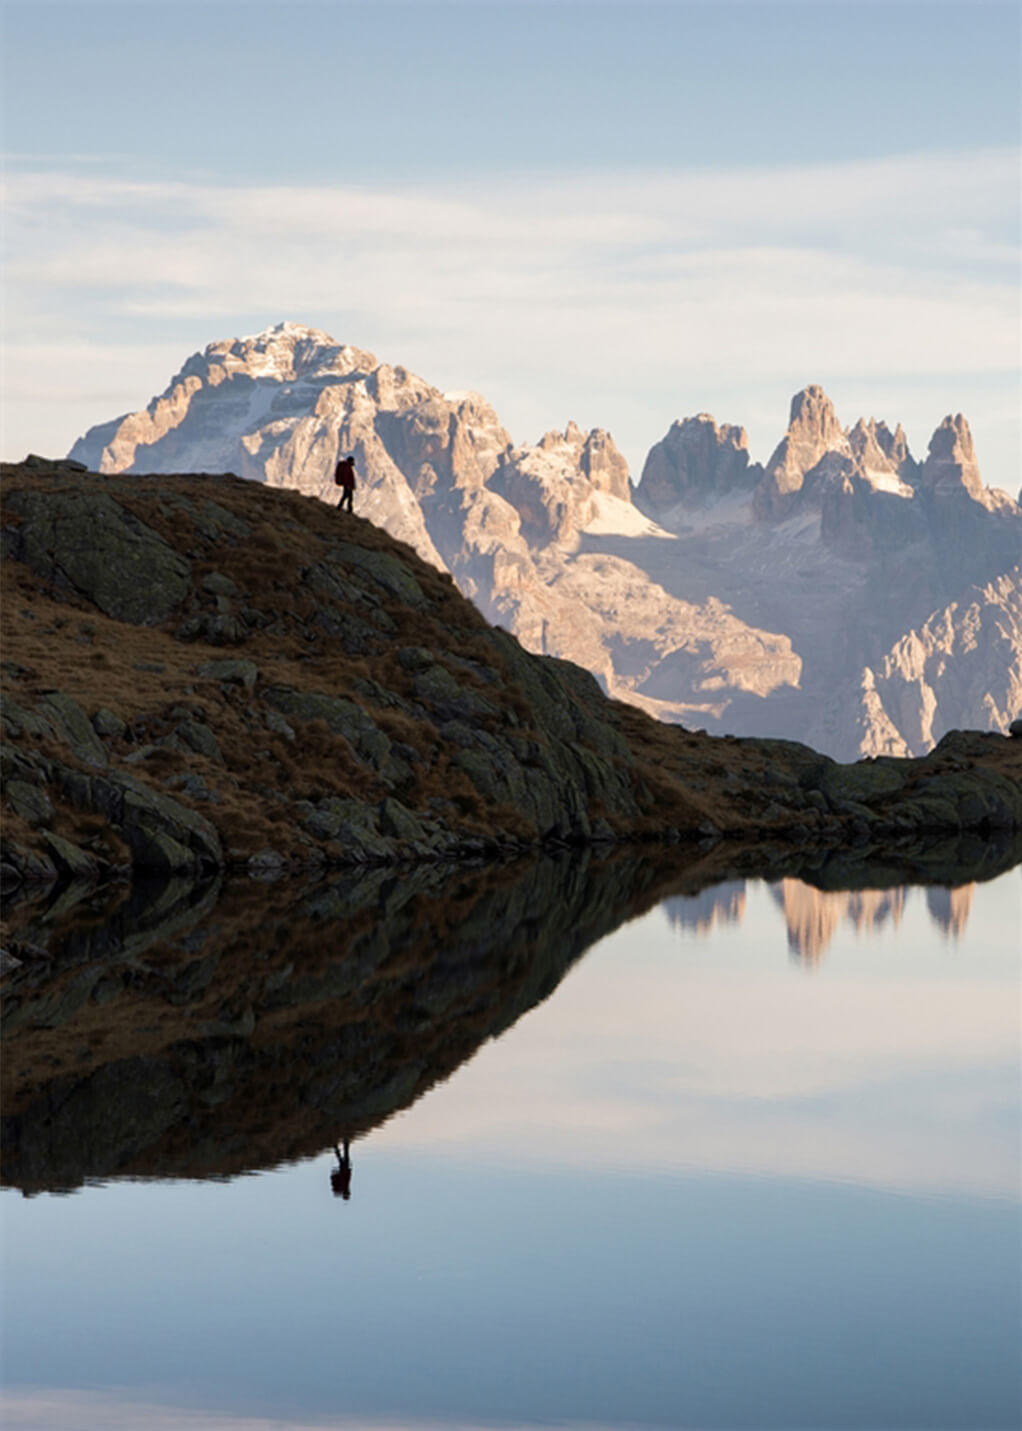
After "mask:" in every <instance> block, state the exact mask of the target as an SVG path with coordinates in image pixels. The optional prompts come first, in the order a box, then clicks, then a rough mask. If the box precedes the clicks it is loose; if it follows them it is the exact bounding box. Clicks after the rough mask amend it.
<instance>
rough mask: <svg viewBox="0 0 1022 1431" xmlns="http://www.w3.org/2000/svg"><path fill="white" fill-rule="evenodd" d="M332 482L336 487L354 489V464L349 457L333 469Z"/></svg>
mask: <svg viewBox="0 0 1022 1431" xmlns="http://www.w3.org/2000/svg"><path fill="white" fill-rule="evenodd" d="M334 481H335V483H336V484H337V486H338V487H354V485H355V464H354V462H352V460H351V458H350V457H345V458H343V459H342V460H341V461H340V462H338V464H337V466H336V468H335V469H334Z"/></svg>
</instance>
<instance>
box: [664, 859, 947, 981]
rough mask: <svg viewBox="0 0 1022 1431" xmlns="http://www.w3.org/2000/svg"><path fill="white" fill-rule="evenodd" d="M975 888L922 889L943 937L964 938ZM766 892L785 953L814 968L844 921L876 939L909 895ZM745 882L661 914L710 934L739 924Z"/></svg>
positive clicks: (899, 891) (802, 886)
mask: <svg viewBox="0 0 1022 1431" xmlns="http://www.w3.org/2000/svg"><path fill="white" fill-rule="evenodd" d="M975 887H976V886H975V883H974V882H973V881H970V882H969V883H968V884H963V885H959V886H958V887H957V888H948V887H946V886H942V885H935V886H931V887H930V888H928V889H927V890H926V907H927V910H928V911H929V913H930V916H931V917H932V919H933V922H934V923H935V924H936V925H937V926H938V928H939V929H940V930H941V932H942V933H943V934H944V935H945V937H949V938H954V939H959V938H961V936H962V935H963V934H964V933H965V929H966V926H967V924H968V921H969V912H970V910H971V909H972V898H973V892H974V890H975ZM770 893H771V894H772V896H773V898H774V901H775V903H776V904H777V906H778V908H779V909H780V910H781V911H782V913H783V915H784V922H785V924H786V926H787V930H788V948H789V949H790V950H791V952H792V954H793V955H794V956H795V957H796V958H797V959H799V960H801V961H802V962H804V963H806V964H810V965H812V964H818V963H819V962H820V960H821V959H822V958H823V957H824V955H825V954H826V952H827V950H828V948H829V947H830V944H831V941H832V940H833V938H834V935H835V934H836V933H837V930H838V928H839V927H840V925H841V924H842V923H843V922H847V923H849V924H851V925H853V926H854V928H855V930H856V932H857V933H859V934H876V933H878V932H879V931H880V930H881V929H883V928H884V927H885V926H886V925H888V924H889V925H891V927H892V928H894V929H897V927H898V926H899V924H900V923H901V919H902V915H903V914H904V912H905V900H906V898H907V896H908V893H909V890H908V888H907V887H906V886H904V885H895V886H894V888H892V889H857V890H828V889H817V888H816V887H815V886H814V885H811V884H807V883H806V882H805V881H804V880H801V879H796V878H794V877H789V878H787V879H783V880H780V881H778V882H777V883H775V884H771V885H770ZM745 894H746V882H745V880H728V881H725V883H723V884H720V885H718V886H717V887H716V888H715V889H707V890H703V891H702V893H701V894H697V895H690V896H675V897H673V898H671V899H666V900H665V901H664V912H665V914H666V915H667V919H668V922H669V923H670V924H671V926H672V927H673V928H675V929H679V930H688V931H691V932H692V933H695V934H708V933H709V931H710V930H711V929H712V928H713V927H714V926H715V925H718V926H719V925H726V924H741V922H742V920H743V918H744V916H745Z"/></svg>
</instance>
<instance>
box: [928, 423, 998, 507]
mask: <svg viewBox="0 0 1022 1431" xmlns="http://www.w3.org/2000/svg"><path fill="white" fill-rule="evenodd" d="M920 485H921V486H923V487H925V488H927V489H928V490H929V491H931V492H934V493H936V494H940V493H946V492H953V491H955V490H960V489H964V490H965V491H966V492H968V494H969V496H970V497H976V498H979V497H981V496H982V493H983V479H982V477H981V476H980V475H979V464H978V463H977V462H976V450H975V448H974V447H973V443H972V433H971V432H970V431H969V424H968V422H966V420H965V418H964V417H963V416H962V414H961V413H958V414H957V415H956V416H955V417H952V416H951V415H950V413H949V414H948V416H947V417H946V418H945V419H944V421H943V422H942V423H941V424H940V426H939V427H938V428H937V430H936V431H935V432H934V434H933V436H932V437H931V438H930V450H929V452H928V453H927V457H926V461H925V462H924V463H923V471H922V477H921V482H920Z"/></svg>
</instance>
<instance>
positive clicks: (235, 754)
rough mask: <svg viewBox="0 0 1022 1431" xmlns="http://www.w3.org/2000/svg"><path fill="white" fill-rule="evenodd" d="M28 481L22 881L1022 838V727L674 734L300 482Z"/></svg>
mask: <svg viewBox="0 0 1022 1431" xmlns="http://www.w3.org/2000/svg"><path fill="white" fill-rule="evenodd" d="M3 498H4V505H3V524H2V540H3V554H4V563H3V613H4V659H3V663H2V672H0V674H2V678H3V692H2V704H0V725H2V731H3V736H4V747H3V755H2V776H3V781H4V796H3V815H4V845H3V852H2V866H0V876H2V878H3V882H4V884H5V885H6V886H10V885H12V884H18V883H30V882H34V881H53V880H57V879H62V880H67V879H71V878H79V877H83V876H91V877H95V878H103V877H109V876H110V875H116V876H124V875H128V874H131V873H134V874H135V875H138V874H140V873H143V872H148V873H159V874H163V875H169V874H179V875H187V876H189V877H195V876H197V875H201V874H203V873H204V872H212V871H216V870H223V869H226V868H236V867H239V866H247V867H248V868H249V869H250V870H251V871H252V872H253V873H255V874H259V875H261V876H268V875H272V874H274V873H278V872H280V871H282V870H292V871H294V870H298V869H303V868H304V869H318V868H321V867H323V866H336V865H352V866H360V865H362V866H374V865H393V864H396V863H403V864H421V863H424V862H425V863H429V862H435V863H444V862H451V861H457V860H463V859H466V858H476V857H478V856H480V855H486V856H488V857H494V856H499V857H503V856H507V855H509V854H515V853H521V852H523V851H526V850H529V849H533V850H534V849H536V848H537V847H541V846H545V847H547V848H553V847H567V846H580V845H586V844H596V845H599V844H604V843H608V842H615V841H616V842H622V841H660V842H667V843H672V842H679V841H686V842H692V841H696V842H698V841H703V840H707V839H709V840H714V839H718V838H721V837H722V836H727V837H731V838H736V839H740V840H746V841H748V840H755V839H763V838H766V837H768V836H769V837H774V836H777V837H780V838H783V839H786V840H789V841H791V842H792V843H793V844H797V845H802V846H810V845H811V846H818V847H823V848H836V847H847V846H849V845H862V844H876V843H878V842H883V843H885V844H886V845H887V846H888V847H892V848H893V847H895V846H897V844H898V843H899V842H903V841H905V840H911V839H912V838H914V837H915V836H916V835H918V834H919V833H921V832H930V833H932V832H936V831H944V832H947V833H957V832H961V831H968V830H974V831H977V832H979V833H981V834H983V835H986V836H988V835H990V834H991V832H995V831H1007V830H1013V829H1018V828H1022V742H1020V741H1018V740H1013V739H1009V738H1007V737H1001V736H998V735H982V734H979V733H967V732H956V733H953V734H951V735H948V736H945V738H944V740H943V741H941V743H940V745H939V746H938V747H937V749H936V750H935V751H933V752H932V753H931V754H930V755H929V756H927V757H926V758H925V759H923V760H915V761H912V760H896V759H888V758H882V759H877V760H873V761H862V762H859V763H858V764H856V765H836V764H835V763H834V762H833V761H830V760H829V759H827V758H826V757H824V756H820V755H817V754H816V753H815V752H814V751H812V750H810V749H809V748H808V747H806V746H803V745H799V744H797V743H794V742H787V741H780V740H754V739H747V740H734V739H730V738H728V737H723V738H710V737H707V736H705V735H704V734H702V733H699V732H697V733H692V732H688V731H685V730H683V729H682V728H681V727H680V726H664V725H659V724H658V723H657V722H655V721H652V720H650V719H649V718H648V717H646V716H645V715H643V714H642V713H641V712H639V711H637V710H635V709H634V708H633V707H630V706H624V705H621V704H619V703H616V702H613V701H610V700H607V699H606V698H605V697H604V695H603V693H602V692H601V690H600V688H599V686H598V684H597V682H596V681H595V679H594V678H593V677H592V676H591V675H589V674H588V673H587V672H585V671H583V670H582V669H581V668H580V667H577V666H574V665H572V664H570V663H569V662H565V661H558V660H553V659H551V658H547V657H540V656H532V655H529V654H527V653H526V652H525V651H523V650H522V648H521V647H520V646H519V645H518V643H517V641H516V640H515V639H514V638H513V637H511V636H509V635H508V634H507V633H506V632H504V631H502V630H500V629H499V628H494V627H491V626H489V625H487V623H486V622H485V621H484V620H483V618H482V617H481V616H480V615H479V613H478V612H477V611H476V610H475V608H474V607H473V606H472V605H471V604H470V603H469V602H467V601H466V600H465V599H464V598H463V597H462V596H461V595H459V593H458V592H457V591H456V589H455V588H454V586H453V583H452V582H451V580H450V578H449V577H448V576H447V575H446V574H443V573H441V572H439V571H437V570H436V569H434V568H432V567H430V566H428V565H427V564H425V563H424V562H422V561H421V560H419V558H418V557H417V556H416V555H415V554H414V553H413V552H412V550H411V549H410V548H409V547H406V546H404V545H402V544H401V543H400V542H396V541H394V540H393V539H392V538H390V537H389V536H387V535H386V534H385V533H383V532H380V531H378V530H376V529H375V528H373V527H372V526H371V525H370V524H369V523H367V522H365V521H362V520H361V519H359V518H356V517H351V516H342V515H340V514H339V513H338V512H336V511H334V510H333V509H331V508H328V507H326V506H325V505H324V504H323V503H321V502H318V501H316V500H315V499H312V498H307V497H302V496H300V495H298V494H296V493H294V492H284V491H279V490H274V489H267V488H266V487H263V486H261V485H259V484H257V483H253V482H242V481H241V480H240V479H237V478H234V477H230V476H222V477H206V476H190V477H164V476H161V477H148V478H147V477H119V478H104V477H97V476H95V475H93V474H89V473H84V472H82V471H81V470H80V469H78V468H77V467H75V466H74V465H73V464H63V465H62V464H60V463H53V464H50V465H49V466H42V467H40V466H39V465H38V463H36V464H35V465H25V464H23V465H21V466H19V467H7V468H5V469H4V471H3ZM225 648H229V649H225Z"/></svg>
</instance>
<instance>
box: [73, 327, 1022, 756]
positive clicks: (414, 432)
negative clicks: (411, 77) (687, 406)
mask: <svg viewBox="0 0 1022 1431" xmlns="http://www.w3.org/2000/svg"><path fill="white" fill-rule="evenodd" d="M346 452H353V453H354V454H355V458H356V464H357V467H358V471H359V474H360V481H361V486H360V490H359V492H358V494H357V498H356V500H357V503H358V510H359V511H360V512H361V513H362V515H364V516H367V517H369V518H370V519H371V520H373V521H374V522H376V523H378V524H379V525H381V526H383V527H385V528H386V529H387V530H388V531H389V532H390V533H391V534H392V535H394V536H396V537H398V538H400V539H402V540H404V541H407V542H408V543H409V544H410V545H411V546H412V547H414V548H415V550H416V551H417V552H418V553H419V555H420V556H422V557H423V558H424V559H425V560H427V561H430V562H432V563H433V564H435V565H437V566H439V567H441V568H444V569H447V570H449V571H450V572H451V574H452V575H453V576H454V578H455V580H456V581H457V583H458V585H459V586H460V587H461V589H462V591H464V592H465V594H466V595H468V596H469V597H471V598H472V600H473V601H474V602H475V603H476V605H477V606H478V607H479V608H480V609H481V611H482V612H483V614H484V615H485V616H486V617H487V618H488V619H489V620H491V621H494V622H498V623H500V624H502V625H504V626H506V627H508V628H509V629H511V630H512V631H514V632H515V634H516V635H517V636H518V637H519V639H520V640H521V641H522V643H523V644H524V645H525V646H526V647H528V648H529V649H531V650H534V651H538V652H543V653H546V654H551V655H557V656H562V657H566V658H568V659H570V660H574V661H576V662H578V663H579V664H580V665H583V666H585V667H587V668H588V669H589V670H591V671H593V672H594V674H595V675H596V676H597V678H598V679H599V680H600V682H601V684H602V685H603V686H604V688H605V689H606V690H607V691H608V693H609V694H611V695H613V696H616V697H618V698H621V699H625V700H630V701H632V702H633V703H635V704H637V705H640V706H641V707H643V708H644V709H646V710H648V711H650V712H651V713H652V714H655V715H657V716H660V717H662V718H666V719H669V720H677V721H681V722H683V723H684V724H687V725H698V726H701V727H704V728H706V729H708V730H710V731H711V732H727V731H730V732H732V733H736V734H757V735H782V736H791V737H794V738H798V739H802V740H806V741H808V742H809V743H811V744H813V745H815V746H816V747H817V748H822V749H824V750H826V751H828V752H829V753H831V754H833V755H835V756H837V757H838V758H842V759H849V758H853V757H854V756H856V755H860V754H864V755H875V754H895V755H905V754H921V753H923V752H925V751H926V750H928V749H930V747H931V746H932V745H933V743H934V742H935V740H937V739H939V737H940V735H941V734H943V733H944V731H946V730H948V729H951V728H955V727H960V726H977V727H980V728H990V729H995V730H1002V731H1003V730H1006V729H1007V726H1008V724H1009V722H1010V721H1011V720H1012V719H1014V718H1015V717H1016V716H1018V715H1019V714H1020V713H1022V579H1020V572H1019V566H1020V562H1022V509H1020V508H1019V506H1018V505H1017V504H1016V503H1015V502H1014V501H1013V500H1012V499H1011V497H1009V496H1008V495H1007V494H1006V493H1003V492H999V491H997V490H994V489H990V488H987V487H986V486H985V485H984V484H983V481H982V478H981V475H980V472H979V467H978V464H977V460H976V454H975V451H974V447H973V442H972V436H971V433H970V431H969V427H968V423H967V422H966V420H965V418H964V417H962V416H961V415H960V414H959V415H958V416H955V417H951V416H948V417H946V418H945V419H944V420H943V421H942V422H941V424H940V425H939V426H938V427H937V429H936V431H935V433H934V436H933V438H932V440H931V443H930V448H929V452H928V455H927V457H926V458H925V460H923V461H920V460H918V459H917V458H915V457H913V455H912V454H911V453H910V451H909V448H908V443H907V440H906V438H905V434H904V432H903V430H902V428H901V426H900V425H896V426H895V428H894V430H893V431H892V429H891V428H890V427H889V426H888V425H887V424H886V423H885V422H882V421H877V420H876V419H874V418H872V417H871V418H869V419H868V420H867V419H864V418H860V419H859V420H858V421H857V422H856V423H854V424H853V425H852V426H851V427H849V428H845V427H844V426H843V425H842V423H841V422H840V420H839V418H838V416H837V414H836V412H835V410H834V407H833V404H832V403H831V402H830V399H829V398H828V397H827V395H826V393H825V392H824V391H823V389H822V388H820V387H818V386H816V385H811V386H809V387H807V388H805V389H803V390H802V391H801V392H800V393H797V394H796V395H795V397H794V398H793V399H792V404H791V412H790V416H789V423H788V427H787V430H786V432H785V433H784V435H783V436H782V438H781V440H780V442H779V443H778V445H777V447H776V449H775V451H774V453H773V454H772V455H771V457H770V459H769V460H768V462H767V463H766V464H764V465H761V464H759V463H755V462H753V461H752V460H751V456H750V453H749V448H748V438H747V436H746V433H745V431H744V429H743V428H741V427H738V426H734V425H729V424H723V425H718V424H717V423H716V422H715V420H714V419H713V418H712V417H711V416H709V415H708V414H705V413H701V414H699V415H698V416H695V417H688V418H684V419H680V420H679V421H677V422H675V423H673V424H672V426H671V428H670V429H669V431H668V432H667V433H666V434H665V435H664V437H663V438H662V439H660V441H658V442H656V443H655V444H654V445H653V446H652V448H651V449H650V452H649V455H648V456H647V458H646V462H645V464H644V467H643V471H642V473H641V476H640V480H639V482H638V483H637V484H633V482H632V481H631V478H630V474H629V471H628V466H627V463H626V462H625V460H624V458H623V456H622V454H621V453H620V452H619V450H618V449H617V447H616V445H615V443H614V441H613V438H612V437H611V436H610V434H609V433H608V432H606V431H604V430H603V429H600V428H595V429H593V430H592V431H590V432H588V433H584V432H582V431H581V429H579V428H578V427H577V426H576V425H575V424H574V423H569V424H568V425H567V426H566V428H565V429H564V431H563V432H558V431H552V432H548V433H546V434H545V435H544V436H543V437H542V438H541V439H540V440H539V442H537V443H535V444H532V445H528V444H526V445H520V446H516V445H515V444H514V443H513V442H512V439H511V437H510V435H509V434H508V433H507V431H506V430H505V429H504V427H503V426H502V425H501V423H500V420H499V418H498V416H497V414H496V412H495V411H494V409H493V408H492V407H491V406H490V404H489V403H488V402H487V401H486V400H485V398H483V397H481V396H480V395H479V394H477V393H447V394H445V393H443V392H441V391H440V390H439V389H437V388H435V387H433V386H431V385H430V384H429V383H427V382H426V381H424V380H423V379H421V378H419V377H417V376H415V375H414V374H412V373H410V372H409V371H408V370H407V369H406V368H403V367H400V366H391V365H389V364H386V363H380V362H379V361H378V360H377V358H376V357H375V356H374V355H373V354H371V353H368V352H366V351H364V350H362V349H359V348H355V347H352V346H351V345H348V344H340V343H337V342H335V340H334V339H332V338H331V337H330V336H329V335H328V334H326V333H323V332H321V331H319V330H317V329H313V328H308V327H305V326H303V325H300V324H295V323H280V324H277V325H275V326H274V327H272V328H268V329H266V330H264V331H263V332H262V333H258V334H255V335H253V336H250V337H247V338H240V339H228V340H223V341H220V342H215V343H211V344H210V345H209V346H208V347H207V348H206V349H205V351H204V352H202V353H197V354H195V355H193V356H192V357H191V358H189V359H188V361H187V362H186V363H185V364H184V366H183V367H182V369H181V371H180V372H179V373H178V374H177V375H176V376H175V377H174V378H173V379H172V381H171V383H170V385H169V386H168V388H167V389H166V391H165V392H164V393H162V394H161V395H159V396H158V397H156V398H154V399H153V400H152V401H151V402H150V403H149V405H148V407H147V408H146V409H145V410H144V411H141V412H137V413H132V414H128V415H125V416H123V417H120V418H117V419H114V420H113V421H111V422H107V423H104V424H101V425H100V426H98V427H94V428H92V429H90V431H89V432H88V433H87V434H86V435H85V436H84V437H83V438H81V439H80V440H79V441H78V442H77V443H76V444H75V445H74V447H73V448H72V450H71V453H70V456H71V457H73V458H75V459H77V460H78V461H81V462H84V463H85V464H86V465H87V466H89V467H90V468H92V469H93V470H98V471H101V472H108V473H115V472H167V473H169V472H180V471H186V470H187V471H195V472H203V471H206V472H222V471H233V472H236V473H238V474H240V475H241V476H243V477H248V478H251V479H254V480H256V481H261V482H265V483H268V484H270V485H272V486H281V487H289V488H296V489H298V490H299V491H302V492H304V493H307V494H309V495H313V496H317V497H321V498H323V499H324V500H327V501H333V500H334V499H335V489H334V487H333V482H332V474H333V467H334V464H335V462H336V460H337V457H338V454H340V453H346Z"/></svg>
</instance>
